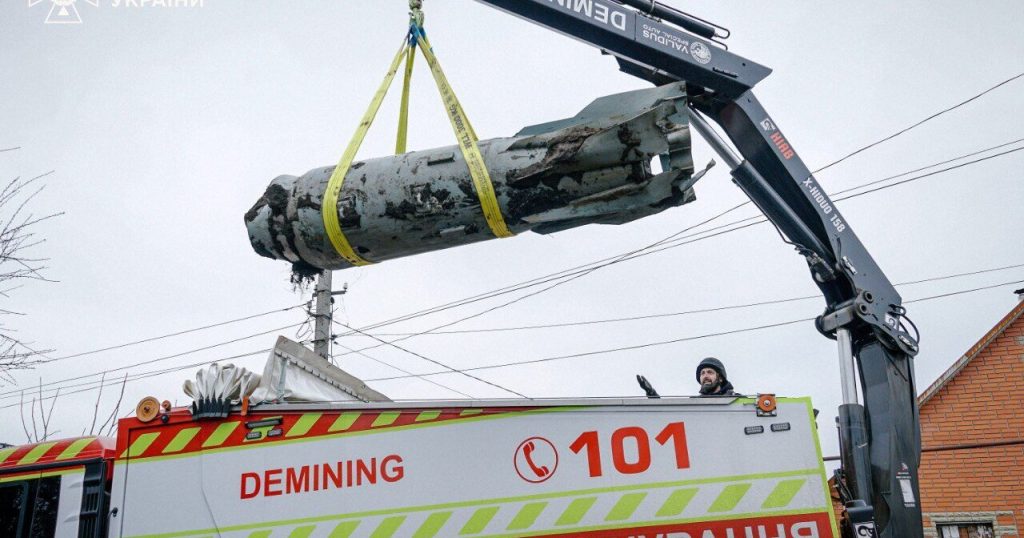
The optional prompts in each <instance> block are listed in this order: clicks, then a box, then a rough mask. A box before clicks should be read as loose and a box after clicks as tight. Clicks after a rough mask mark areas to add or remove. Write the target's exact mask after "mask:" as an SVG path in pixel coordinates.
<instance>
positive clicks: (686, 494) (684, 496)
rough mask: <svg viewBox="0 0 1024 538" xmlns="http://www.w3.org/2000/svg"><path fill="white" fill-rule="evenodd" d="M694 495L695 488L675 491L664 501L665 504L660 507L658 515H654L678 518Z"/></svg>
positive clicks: (695, 492)
mask: <svg viewBox="0 0 1024 538" xmlns="http://www.w3.org/2000/svg"><path fill="white" fill-rule="evenodd" d="M696 494H697V488H686V489H677V490H675V491H673V492H672V494H671V495H669V496H668V499H665V504H663V505H661V508H659V509H658V513H657V514H654V515H655V516H657V517H670V516H678V515H679V514H682V513H683V510H685V509H686V505H688V504H690V501H692V500H693V497H694V495H696Z"/></svg>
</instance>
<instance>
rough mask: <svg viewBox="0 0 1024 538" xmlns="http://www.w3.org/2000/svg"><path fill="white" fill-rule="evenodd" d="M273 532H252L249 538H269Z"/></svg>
mask: <svg viewBox="0 0 1024 538" xmlns="http://www.w3.org/2000/svg"><path fill="white" fill-rule="evenodd" d="M271 532H273V531H252V532H250V533H249V538H270V533H271Z"/></svg>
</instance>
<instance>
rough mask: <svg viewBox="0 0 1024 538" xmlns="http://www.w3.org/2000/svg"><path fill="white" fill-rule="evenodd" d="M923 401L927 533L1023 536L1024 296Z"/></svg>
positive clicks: (943, 537) (949, 537) (953, 537)
mask: <svg viewBox="0 0 1024 538" xmlns="http://www.w3.org/2000/svg"><path fill="white" fill-rule="evenodd" d="M1021 291H1022V292H1024V290H1021ZM918 401H919V403H920V407H921V444H922V446H923V447H924V449H925V450H926V452H924V453H923V454H922V458H921V469H920V480H921V509H922V511H923V512H924V529H925V536H926V537H935V538H990V537H1002V536H1022V537H1024V442H1022V441H1021V440H1022V439H1024V300H1022V301H1021V302H1019V303H1018V304H1017V306H1016V307H1015V308H1014V309H1013V310H1011V311H1010V312H1009V313H1008V314H1007V315H1006V316H1005V317H1003V319H1002V320H1000V321H999V323H997V324H996V325H995V327H993V328H992V330H990V331H989V332H988V333H987V334H985V336H983V337H982V338H981V339H980V340H979V341H978V342H977V343H976V344H974V346H973V347H971V348H970V349H969V350H967V353H965V354H964V355H963V356H962V357H960V359H958V360H957V361H956V362H955V363H954V364H953V366H951V367H950V368H949V370H947V371H946V372H945V373H944V374H942V376H941V377H939V379H938V380H937V381H935V383H933V384H932V385H931V386H930V387H928V389H927V390H925V391H924V393H922V394H921V396H920V397H919V398H918ZM936 449H938V450H936Z"/></svg>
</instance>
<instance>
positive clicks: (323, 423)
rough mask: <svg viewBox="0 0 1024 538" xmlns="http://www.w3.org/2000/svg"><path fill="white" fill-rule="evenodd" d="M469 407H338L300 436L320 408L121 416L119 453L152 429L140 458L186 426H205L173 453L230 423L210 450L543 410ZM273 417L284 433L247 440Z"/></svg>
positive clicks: (193, 447) (157, 451)
mask: <svg viewBox="0 0 1024 538" xmlns="http://www.w3.org/2000/svg"><path fill="white" fill-rule="evenodd" d="M466 409H475V408H448V409H440V410H439V411H441V414H440V415H439V416H438V417H437V418H435V419H432V420H429V421H420V422H416V417H418V416H419V415H420V413H421V412H423V411H434V410H437V409H420V408H416V409H401V410H372V411H356V410H334V411H331V412H324V413H323V414H322V416H321V417H320V418H319V419H318V420H317V421H316V423H315V424H314V425H313V426H312V427H311V428H310V429H309V431H308V432H306V433H305V434H303V435H301V436H296V437H285V435H286V434H287V433H288V431H290V430H291V429H292V427H294V426H295V423H296V422H298V421H299V420H300V419H301V418H302V417H303V416H304V415H308V414H313V413H317V412H318V411H316V410H308V411H301V412H300V411H294V412H271V411H267V412H263V413H250V414H249V415H247V416H242V415H240V414H232V415H230V416H228V417H227V418H223V419H218V420H200V421H195V422H193V421H192V420H191V416H190V415H189V414H188V413H187V412H183V411H182V412H172V413H171V415H170V416H169V417H168V422H167V423H166V424H164V423H161V422H160V421H159V420H156V421H152V422H148V423H142V422H140V421H139V420H138V419H135V418H125V419H121V421H120V422H119V423H118V432H119V435H118V438H117V452H116V453H117V455H118V456H120V455H121V454H124V452H125V450H127V449H128V447H129V446H130V444H131V443H130V442H129V440H131V441H134V440H135V439H138V438H139V436H140V435H142V434H145V433H150V432H158V433H159V434H160V435H159V436H158V437H157V438H156V439H155V440H154V441H153V443H152V444H150V445H149V447H147V448H146V450H145V451H144V452H143V453H142V454H140V455H139V456H137V458H149V457H154V456H163V455H165V454H164V449H165V448H166V447H167V445H168V444H170V443H171V441H173V440H174V438H175V436H176V435H178V433H179V432H181V431H182V430H184V429H187V428H196V427H198V428H201V429H200V431H199V432H198V433H197V434H196V435H195V437H193V438H192V440H191V441H190V442H189V443H188V445H186V446H185V448H184V449H182V450H180V451H178V452H174V453H173V455H180V454H189V453H196V452H200V451H202V450H203V447H202V444H203V442H204V441H205V440H206V439H207V438H209V436H210V435H211V434H212V433H213V432H214V431H215V430H216V429H217V428H218V427H219V426H220V425H221V424H225V423H228V422H240V423H241V425H240V426H239V427H238V428H236V429H235V430H234V431H233V432H232V433H231V434H230V435H229V436H228V438H227V439H226V440H225V441H224V442H223V443H220V444H218V445H217V446H216V447H208V448H207V449H214V448H225V447H237V446H261V445H269V444H274V443H278V442H281V441H285V440H288V441H292V440H295V439H305V438H311V437H321V436H326V435H338V434H345V433H352V432H362V431H369V430H373V431H383V430H388V429H392V428H398V427H402V426H408V425H411V424H433V423H437V422H454V421H458V420H464V419H468V418H475V417H480V416H489V415H501V414H509V413H516V412H520V411H526V410H537V409H542V408H538V407H514V408H512V407H497V408H486V409H482V410H481V412H480V413H477V414H473V415H469V416H466V417H463V416H460V414H461V413H462V412H463V411H465V410H466ZM346 412H349V413H351V412H359V413H360V416H359V418H358V419H357V420H356V421H355V422H354V423H353V424H352V425H351V426H350V427H349V428H347V429H345V430H343V431H333V432H332V431H329V429H330V427H331V426H332V425H333V424H334V422H335V421H336V420H337V419H338V417H339V416H340V415H342V414H343V413H346ZM395 412H398V413H400V414H399V416H398V418H397V419H396V420H395V421H394V422H392V423H391V424H389V425H387V426H377V427H374V426H373V423H374V421H375V420H377V418H378V417H379V416H380V415H381V414H382V413H395ZM270 417H281V420H282V423H281V424H280V425H278V426H275V427H274V428H275V429H280V430H281V435H280V436H275V437H265V438H263V439H261V440H258V441H248V442H247V441H246V440H245V436H246V434H248V433H249V432H250V431H251V430H249V429H248V428H246V427H245V423H246V422H254V421H259V420H264V419H267V418H270Z"/></svg>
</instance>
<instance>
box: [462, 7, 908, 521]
mask: <svg viewBox="0 0 1024 538" xmlns="http://www.w3.org/2000/svg"><path fill="white" fill-rule="evenodd" d="M478 1H479V2H482V3H484V4H487V5H489V6H492V7H496V8H498V9H501V10H503V11H506V12H508V13H511V14H513V15H517V16H519V17H522V18H524V19H526V20H528V21H530V22H534V23H536V24H540V25H542V26H545V27H548V28H550V29H552V30H555V31H557V32H559V33H562V34H566V35H569V36H571V37H574V38H576V39H579V40H581V41H583V42H585V43H588V44H591V45H593V46H595V47H598V48H600V49H601V50H602V51H605V52H608V53H610V54H612V55H614V56H616V58H617V59H618V61H619V64H620V69H621V70H622V71H624V72H626V73H629V74H632V75H635V76H637V77H640V78H642V79H645V80H648V81H650V82H653V83H655V84H659V85H660V84H663V83H668V82H672V81H679V80H682V81H685V82H686V84H687V95H688V96H689V99H690V101H689V107H690V121H691V124H692V125H693V126H694V127H695V128H696V129H697V131H698V132H699V133H700V134H701V135H702V136H704V137H705V138H706V139H707V140H708V142H709V143H710V144H711V145H712V146H713V147H714V149H715V150H716V152H718V153H719V154H720V155H721V156H722V158H723V160H725V161H726V163H727V164H728V165H729V167H730V169H731V170H732V176H733V178H734V181H735V183H736V184H737V185H739V187H740V188H741V189H742V190H743V191H744V192H745V193H746V194H747V196H749V197H750V199H751V200H752V201H753V202H754V204H755V205H757V207H758V208H760V210H761V211H762V212H763V213H764V214H765V216H767V217H768V219H769V220H771V221H772V223H774V224H775V226H776V227H778V229H779V230H780V231H781V233H782V234H783V235H784V236H785V239H786V241H787V242H789V243H791V244H793V245H794V246H795V247H796V249H797V251H798V252H799V253H800V254H801V255H803V256H804V257H805V258H806V260H807V263H808V266H809V268H810V271H811V274H812V276H813V277H814V281H815V283H816V284H817V285H818V287H819V288H820V289H821V292H822V294H823V295H824V298H825V302H826V308H825V311H824V313H823V314H822V315H821V316H819V317H818V319H817V328H818V330H819V331H820V332H822V333H823V334H824V335H826V336H828V337H831V338H835V339H836V340H837V341H838V344H839V356H840V371H841V373H842V378H843V387H842V388H843V405H842V406H840V409H839V415H840V416H839V430H840V441H841V451H842V469H843V473H842V478H843V480H842V482H843V484H842V486H843V487H841V490H846V491H845V493H846V494H847V495H846V501H847V503H846V504H847V512H848V519H849V520H850V521H851V523H852V527H851V528H849V529H848V532H856V533H857V534H856V535H857V536H874V535H875V533H876V532H877V535H880V536H883V537H890V538H912V537H921V536H923V529H922V526H921V509H920V506H919V500H918V499H919V494H918V483H917V468H918V463H919V460H920V427H919V423H918V409H917V400H916V392H915V388H914V374H913V365H912V358H913V356H914V355H915V354H916V353H917V351H918V348H917V341H916V336H911V335H910V334H909V333H908V332H907V331H906V330H905V328H904V325H903V321H904V319H905V318H904V313H905V311H904V309H903V307H902V306H901V301H902V300H901V298H900V295H899V294H898V293H897V292H896V290H895V289H894V288H893V286H892V284H891V283H890V282H889V280H888V279H887V278H886V276H885V275H884V274H883V273H882V271H881V269H879V267H878V265H877V264H876V263H875V261H874V259H872V257H871V255H870V254H868V252H867V250H866V249H865V248H864V245H863V244H862V243H861V242H860V240H859V239H858V238H857V236H856V234H854V232H853V230H852V229H851V227H850V225H849V223H848V222H847V221H846V220H845V219H844V218H843V217H842V215H841V214H840V212H839V210H838V209H837V208H836V207H835V205H834V204H833V203H832V201H831V200H830V199H829V197H828V195H827V194H825V192H824V190H823V189H822V188H821V187H820V186H819V185H818V183H817V181H816V180H815V179H814V176H813V175H812V174H811V172H810V170H809V169H808V168H807V166H806V165H805V164H804V163H803V161H802V160H801V159H800V157H799V156H798V155H797V153H796V150H795V149H794V148H793V146H792V145H791V144H790V143H789V141H788V140H787V138H786V136H785V135H784V134H783V133H782V131H781V130H780V129H779V126H778V123H777V122H776V121H775V120H774V119H772V118H771V116H769V115H768V113H767V112H766V111H765V109H764V108H763V107H762V106H761V104H760V102H758V100H757V98H756V97H755V96H754V94H753V91H752V89H753V87H754V85H756V84H757V83H758V82H760V81H761V80H763V79H764V78H765V77H766V76H768V74H769V73H770V72H771V70H770V69H769V68H767V67H764V66H762V65H759V64H757V63H756V62H753V61H750V60H747V59H745V58H742V57H740V56H738V55H736V54H733V53H731V52H729V51H727V50H725V49H724V48H722V47H721V46H720V45H719V44H718V43H717V42H715V41H714V39H715V38H716V37H721V34H720V33H719V32H720V29H718V28H716V27H715V26H714V25H711V24H709V23H707V22H706V21H702V20H700V19H696V18H695V17H692V16H689V15H686V14H684V13H682V12H679V11H676V10H674V9H673V8H671V7H668V6H665V5H662V4H659V3H657V2H655V1H653V0H621V1H619V2H616V1H612V0H478ZM630 6H632V7H630ZM633 8H637V9H633ZM641 10H642V11H641ZM656 17H658V18H656ZM704 116H706V117H708V118H710V119H711V120H713V121H714V122H715V123H717V124H718V125H719V126H720V127H721V129H722V130H723V131H724V132H725V133H726V135H727V136H728V138H729V139H730V140H731V142H732V144H733V145H734V146H735V147H736V149H737V150H738V153H739V154H740V156H741V157H737V156H735V155H734V154H733V151H732V150H731V149H730V148H729V146H728V145H727V144H726V142H724V141H723V140H721V139H720V138H719V137H718V136H717V134H715V131H714V130H713V129H712V128H711V126H710V125H709V124H708V123H707V122H706V121H705V120H704ZM855 370H856V371H857V372H858V373H859V375H860V379H861V385H862V387H863V402H864V403H863V405H861V404H860V403H859V402H858V394H857V391H856V381H855V375H856V374H855V373H854V372H855ZM869 529H870V530H869Z"/></svg>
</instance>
